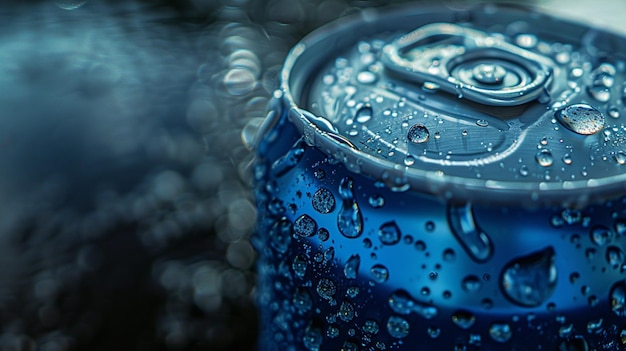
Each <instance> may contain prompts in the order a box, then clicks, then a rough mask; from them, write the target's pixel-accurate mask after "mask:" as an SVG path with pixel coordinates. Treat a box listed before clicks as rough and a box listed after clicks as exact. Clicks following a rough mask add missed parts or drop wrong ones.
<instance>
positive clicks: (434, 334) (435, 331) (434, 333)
mask: <svg viewBox="0 0 626 351" xmlns="http://www.w3.org/2000/svg"><path fill="white" fill-rule="evenodd" d="M426 331H427V332H428V336H430V337H431V338H433V339H436V338H438V337H439V335H441V328H437V327H428V329H427V330H426Z"/></svg>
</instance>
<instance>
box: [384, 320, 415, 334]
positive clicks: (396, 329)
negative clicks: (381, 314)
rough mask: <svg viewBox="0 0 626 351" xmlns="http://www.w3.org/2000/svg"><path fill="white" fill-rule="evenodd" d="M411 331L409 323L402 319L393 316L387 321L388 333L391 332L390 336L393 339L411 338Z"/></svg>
mask: <svg viewBox="0 0 626 351" xmlns="http://www.w3.org/2000/svg"><path fill="white" fill-rule="evenodd" d="M409 330H410V327H409V322H407V321H406V320H405V319H404V318H402V317H398V316H391V317H389V319H388V320H387V332H389V335H391V337H393V338H396V339H402V338H406V337H407V336H409Z"/></svg>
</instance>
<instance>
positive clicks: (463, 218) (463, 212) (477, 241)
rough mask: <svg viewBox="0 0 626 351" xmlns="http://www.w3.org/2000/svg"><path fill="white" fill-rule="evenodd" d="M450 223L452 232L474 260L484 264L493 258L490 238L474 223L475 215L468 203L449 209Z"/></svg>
mask: <svg viewBox="0 0 626 351" xmlns="http://www.w3.org/2000/svg"><path fill="white" fill-rule="evenodd" d="M448 222H449V223H450V227H451V228H452V232H453V233H454V235H455V236H456V238H457V240H458V241H459V242H460V243H461V245H462V246H463V248H464V249H465V250H466V251H467V253H468V254H469V255H470V257H471V258H472V259H474V260H475V261H478V262H484V261H486V260H488V259H489V258H490V257H491V253H492V252H493V247H492V244H491V240H490V239H489V236H487V234H485V233H484V232H483V231H482V229H480V227H478V226H477V225H476V223H475V221H474V213H473V210H472V207H471V205H470V204H469V203H468V204H466V205H462V206H449V207H448Z"/></svg>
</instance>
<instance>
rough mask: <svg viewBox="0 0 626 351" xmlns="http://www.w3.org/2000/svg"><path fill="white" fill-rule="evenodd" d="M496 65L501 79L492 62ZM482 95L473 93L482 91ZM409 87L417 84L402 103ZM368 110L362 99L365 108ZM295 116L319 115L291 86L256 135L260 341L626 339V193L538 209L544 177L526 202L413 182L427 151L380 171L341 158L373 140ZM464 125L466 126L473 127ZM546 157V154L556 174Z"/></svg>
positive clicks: (579, 344) (443, 343)
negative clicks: (324, 139)
mask: <svg viewBox="0 0 626 351" xmlns="http://www.w3.org/2000/svg"><path fill="white" fill-rule="evenodd" d="M477 11H478V10H477ZM480 11H482V12H480V13H483V12H489V11H492V12H493V11H495V10H483V9H481V10H480ZM438 13H439V12H437V14H438ZM477 13H478V12H477ZM522 15H524V14H522ZM522 15H520V16H522ZM423 16H428V14H424V15H423ZM445 16H456V15H449V14H445ZM380 21H383V22H384V21H387V22H388V20H386V19H385V17H384V16H381V17H380V18H374V19H371V18H370V19H367V18H366V19H365V22H367V23H370V25H371V24H372V23H378V22H380ZM416 26H417V25H416ZM375 30H378V29H375ZM325 35H329V34H325ZM330 35H332V33H331V34H330ZM359 40H360V41H355V43H361V44H362V43H363V41H362V40H361V39H359ZM338 45H341V44H338ZM357 45H360V44H357ZM616 66H618V67H619V65H616ZM481 67H482V66H481ZM316 69H319V67H316ZM474 73H475V74H476V71H474ZM483 73H484V72H483ZM488 73H489V74H491V75H489V77H487V79H491V78H492V77H493V71H490V72H488ZM496 73H497V72H496ZM496 75H497V74H496ZM616 75H617V73H614V74H613V76H616ZM365 78H367V77H364V79H365ZM482 78H484V76H481V77H480V79H482ZM476 79H478V78H476ZM328 83H329V85H332V84H333V83H334V82H328ZM427 83H432V82H427ZM427 83H424V82H421V83H420V84H423V85H424V86H426V85H427ZM444 83H445V82H444ZM292 84H293V83H292ZM489 84H492V83H491V82H489ZM617 84H622V82H621V81H619V82H618V83H617ZM424 86H421V85H420V87H421V89H422V91H424V88H425V87H424ZM426 88H427V87H426ZM307 89H308V90H309V91H311V92H312V94H318V90H316V89H315V88H307ZM345 90H346V88H345V87H343V88H342V89H341V91H342V92H345ZM418 90H419V89H418ZM395 91H396V92H398V91H402V90H395ZM466 93H469V94H472V93H473V92H471V91H467V92H466ZM323 94H324V91H322V92H321V93H319V94H318V95H323ZM435 94H440V92H436V93H435ZM477 94H478V95H476V96H474V97H472V98H475V99H481V97H480V96H479V94H480V91H478V92H477ZM590 94H591V93H590ZM370 96H372V98H373V95H371V94H370ZM407 98H408V100H409V101H410V100H411V96H410V94H409V93H407V96H405V97H404V99H403V97H400V100H398V101H400V103H402V104H404V103H406V101H407ZM427 98H429V97H428V96H427ZM454 98H455V99H457V97H454ZM416 100H419V99H418V98H416ZM459 100H461V101H460V102H459V103H460V104H464V103H465V101H463V99H461V98H459ZM553 100H554V99H553ZM502 101H503V100H498V101H489V102H487V103H490V104H502ZM475 103H476V101H473V102H468V104H470V105H471V104H475ZM478 103H481V101H478ZM522 103H524V104H525V103H526V102H522ZM541 103H542V104H549V102H547V101H544V102H541ZM552 103H554V101H552ZM347 104H348V106H349V105H350V102H348V103H347ZM357 104H358V103H357ZM372 104H374V102H373V101H372ZM396 106H398V105H397V104H396ZM472 106H474V105H472ZM550 106H551V105H550ZM362 107H363V106H361V108H358V107H355V108H354V110H355V111H356V115H357V116H356V118H357V119H358V114H359V111H362V110H363V109H362ZM426 108H428V106H427V107H426ZM549 108H550V107H549ZM549 108H548V109H549ZM545 109H546V108H545V107H544V106H542V107H541V110H542V111H543V110H545ZM537 110H539V108H537ZM525 111H534V110H533V107H530V108H528V107H526V110H525ZM367 112H371V111H367ZM390 113H393V111H391V112H390ZM559 113H563V112H562V110H558V111H557V110H556V109H555V114H556V115H558V114H559ZM294 115H298V116H305V117H307V118H309V119H311V120H313V119H315V116H312V117H311V116H310V115H309V114H307V113H306V112H305V113H302V112H301V111H300V110H298V109H296V110H294V108H293V104H292V101H291V100H289V99H287V98H286V96H285V92H284V91H283V92H277V93H276V94H275V96H274V98H273V100H272V102H271V104H270V112H269V113H268V121H266V126H265V130H264V131H263V133H262V138H261V139H260V141H259V142H258V145H257V151H258V157H257V161H256V164H255V167H254V179H255V196H256V199H257V206H258V216H259V219H258V233H257V235H256V237H255V247H256V249H257V251H258V252H259V261H258V266H257V267H258V276H259V284H258V292H257V294H258V303H259V309H260V315H261V321H260V322H261V323H260V325H261V334H260V335H261V337H260V340H259V349H260V350H276V349H284V350H396V349H397V350H591V349H597V350H617V349H621V348H623V347H624V344H625V343H626V329H625V328H626V320H625V319H624V315H625V313H626V284H625V282H624V277H625V275H624V274H625V273H624V269H626V260H625V254H624V250H626V236H624V235H625V233H626V202H625V201H624V200H623V198H622V196H617V195H619V192H616V194H617V195H616V196H613V197H611V196H608V197H606V196H605V197H603V198H602V199H598V200H589V201H585V202H582V201H579V202H576V203H575V204H573V202H572V201H563V202H562V203H558V201H557V202H554V201H553V202H548V201H546V202H541V201H538V202H536V203H535V204H534V205H528V204H527V202H529V201H532V200H531V199H535V198H539V199H541V197H542V194H543V193H542V192H541V191H542V189H544V188H545V187H546V185H545V184H544V185H538V186H537V188H536V189H537V192H536V193H534V194H530V195H528V196H529V197H523V196H520V199H519V201H516V200H515V199H513V200H511V201H503V200H501V199H500V198H497V196H496V195H493V198H494V201H493V202H491V201H488V199H489V198H490V197H491V196H492V194H493V193H497V192H498V188H497V187H492V188H490V187H488V186H487V187H484V188H481V189H479V190H475V189H470V190H468V192H469V193H470V195H468V196H463V194H459V193H458V192H455V191H454V190H451V191H444V190H440V188H438V187H437V186H431V187H430V188H427V187H425V188H422V189H415V187H414V186H411V187H409V186H406V187H405V186H403V185H404V184H405V183H406V178H405V177H403V174H404V173H403V172H407V171H406V167H408V166H411V165H412V163H411V162H412V161H411V162H404V164H402V167H389V169H388V170H387V172H385V171H383V172H382V173H380V174H378V175H376V174H375V172H370V171H366V169H367V167H366V166H365V165H366V162H367V157H365V156H362V155H361V156H362V157H363V163H359V161H360V160H359V159H357V161H356V162H351V161H349V160H348V159H349V157H348V156H346V155H345V154H344V153H342V150H344V149H345V150H346V152H349V150H350V149H354V148H358V147H359V145H355V144H356V143H354V144H352V142H351V141H350V140H347V141H346V140H345V138H342V137H340V136H339V137H338V136H335V137H334V139H335V141H336V142H337V143H338V144H343V146H342V147H338V148H337V149H334V150H329V149H325V148H324V147H323V146H320V144H319V143H318V142H317V141H316V138H320V135H325V134H324V133H325V130H327V131H328V133H327V134H333V133H331V129H332V126H331V127H325V126H324V125H323V124H320V123H315V122H314V124H315V125H316V126H318V127H319V129H313V130H312V131H311V130H308V129H307V127H306V126H305V127H304V129H303V128H299V127H297V123H293V120H294V118H296V117H297V116H296V117H294ZM361 117H363V119H365V118H367V119H369V118H375V116H366V115H361ZM507 118H508V117H507ZM557 118H558V117H557ZM330 119H332V118H330ZM352 123H356V122H352ZM497 123H498V122H497V121H494V122H492V125H493V124H496V125H497ZM507 123H508V125H510V126H512V125H513V122H508V120H507ZM551 123H554V124H556V125H557V126H561V130H560V131H559V132H563V131H564V130H565V131H567V132H570V131H571V130H569V129H568V128H566V127H568V126H567V125H566V123H565V122H559V121H557V122H554V121H552V122H551ZM559 123H560V124H559ZM348 124H350V123H348ZM409 124H413V125H414V126H416V127H411V126H410V125H409V126H408V127H407V128H405V130H404V135H406V133H408V136H407V138H408V142H407V143H408V144H410V143H411V142H414V140H412V137H415V135H418V136H419V134H420V132H422V131H421V130H419V129H420V128H422V127H424V128H426V127H427V126H428V124H426V122H425V123H421V122H420V123H409ZM476 124H478V126H479V127H484V126H481V125H480V123H479V122H478V121H477V122H476ZM453 128H459V129H461V130H459V133H461V134H463V135H464V134H465V131H464V130H463V129H464V128H465V127H464V124H462V123H457V125H456V126H454V127H453ZM503 128H504V127H503ZM430 129H431V133H432V127H430ZM363 130H365V129H363ZM311 133H313V134H315V135H313V136H312V135H311ZM316 133H317V134H316ZM416 133H417V134H416ZM470 133H471V131H470ZM337 134H340V133H337ZM577 134H581V133H577ZM427 137H428V135H427ZM430 137H431V138H434V137H433V135H432V134H431V135H430ZM576 137H577V138H578V136H576ZM459 138H460V139H459V140H461V141H463V139H462V136H459ZM537 138H538V139H539V140H538V145H541V144H542V141H541V139H542V138H541V137H540V136H538V137H537ZM583 138H586V137H584V136H583V137H580V139H581V140H582V139H583ZM431 141H432V139H431ZM551 142H552V143H556V144H558V143H559V142H558V141H551ZM584 142H585V141H581V143H584ZM587 142H588V141H587ZM466 145H467V144H466ZM418 146H420V147H421V145H418ZM470 146H471V145H470ZM495 147H497V145H496V146H495ZM470 148H471V147H470ZM383 152H385V153H386V152H387V151H386V150H384V151H383ZM541 152H542V151H541V150H540V151H539V153H537V150H533V151H532V154H533V156H535V154H537V155H539V156H536V157H533V161H535V162H538V163H539V164H540V165H539V166H537V167H538V169H540V170H543V169H542V168H541V167H546V166H545V165H542V164H541V163H542V161H545V160H543V159H542V158H541V157H540V156H541V155H542V154H541ZM389 154H390V156H389V157H391V152H390V153H389ZM450 154H452V153H450ZM423 155H427V152H426V151H423ZM452 155H453V156H452V158H448V160H452V161H454V157H455V156H454V154H452ZM460 157H461V156H459V159H461V158H460ZM463 157H467V156H466V155H465V156H463ZM615 157H616V158H617V157H618V154H615ZM452 161H450V162H448V163H445V162H444V161H441V165H444V166H445V165H448V164H452V163H453V162H452ZM520 162H521V161H520ZM564 162H565V163H566V164H567V162H566V161H564ZM431 163H432V162H431ZM501 163H504V162H501ZM618 164H619V162H618ZM468 167H469V166H468ZM473 167H474V168H479V169H480V165H478V166H476V165H473ZM520 172H521V173H523V168H522V167H519V169H516V173H517V174H518V176H519V173H520ZM565 172H567V169H566V170H565ZM431 173H432V177H436V176H437V175H438V172H437V170H433V171H432V172H431ZM381 174H382V175H381ZM546 177H547V176H546ZM398 179H399V180H398ZM537 183H540V182H537ZM488 184H491V183H488ZM574 191H575V189H574V190H572V192H574ZM532 192H533V191H529V193H532ZM476 194H482V195H481V196H478V195H476ZM585 194H588V192H587V193H585ZM575 197H576V196H573V197H572V196H570V195H567V197H563V198H564V199H565V198H566V199H571V198H575ZM584 198H585V199H587V198H589V196H584Z"/></svg>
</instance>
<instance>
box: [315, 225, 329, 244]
mask: <svg viewBox="0 0 626 351" xmlns="http://www.w3.org/2000/svg"><path fill="white" fill-rule="evenodd" d="M329 236H330V233H329V232H328V229H326V228H320V229H318V230H317V238H318V239H320V240H321V241H326V240H328V237H329Z"/></svg>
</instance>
